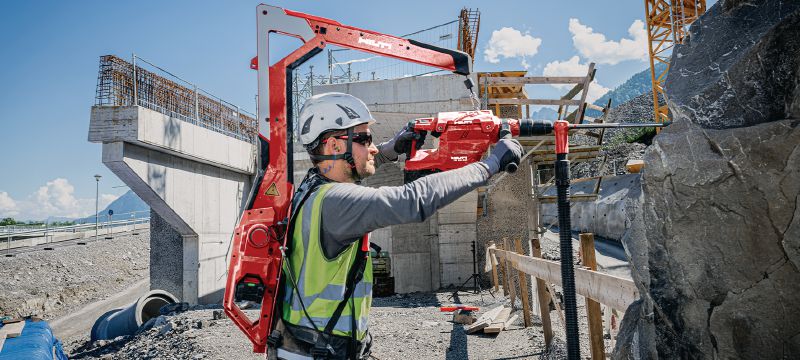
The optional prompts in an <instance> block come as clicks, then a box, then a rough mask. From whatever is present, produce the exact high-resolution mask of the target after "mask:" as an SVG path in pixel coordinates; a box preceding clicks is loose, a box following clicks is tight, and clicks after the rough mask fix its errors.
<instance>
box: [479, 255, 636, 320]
mask: <svg viewBox="0 0 800 360" xmlns="http://www.w3.org/2000/svg"><path fill="white" fill-rule="evenodd" d="M494 253H495V255H497V257H498V258H503V259H504V260H508V261H509V262H510V263H511V265H512V266H514V267H516V268H517V269H519V270H520V271H523V272H524V273H526V274H529V275H532V276H535V277H538V278H541V279H543V280H545V281H546V282H549V283H555V284H557V285H559V286H561V284H562V283H561V264H560V263H558V262H556V261H551V260H545V259H539V258H533V257H529V256H523V255H519V254H515V253H513V252H508V251H503V250H495V251H494ZM575 292H576V293H578V294H580V295H582V296H586V297H589V298H591V299H594V300H597V301H598V302H600V303H601V304H605V305H608V306H610V307H612V308H614V309H618V310H622V311H625V310H626V309H627V308H628V306H629V305H630V304H631V303H632V302H634V301H636V300H637V299H639V290H638V289H636V285H634V283H633V281H632V280H628V279H624V278H621V277H617V276H614V275H609V274H605V273H601V272H597V271H592V270H587V269H584V268H580V267H576V268H575Z"/></svg>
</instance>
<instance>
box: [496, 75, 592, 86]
mask: <svg viewBox="0 0 800 360" xmlns="http://www.w3.org/2000/svg"><path fill="white" fill-rule="evenodd" d="M585 81H586V78H585V77H583V76H524V77H490V78H486V79H485V80H484V84H487V85H490V86H491V85H523V84H528V85H530V84H582V83H584V82H585Z"/></svg>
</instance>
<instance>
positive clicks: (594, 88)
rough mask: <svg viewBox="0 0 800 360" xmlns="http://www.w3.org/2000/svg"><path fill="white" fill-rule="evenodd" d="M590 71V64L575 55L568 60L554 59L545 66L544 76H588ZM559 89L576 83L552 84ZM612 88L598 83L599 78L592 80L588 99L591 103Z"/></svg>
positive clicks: (570, 86)
mask: <svg viewBox="0 0 800 360" xmlns="http://www.w3.org/2000/svg"><path fill="white" fill-rule="evenodd" d="M588 71H589V65H588V64H581V62H580V58H579V57H578V56H573V57H571V58H570V59H569V60H567V61H552V62H549V63H547V65H545V66H544V70H543V74H542V75H544V76H586V73H587V72H588ZM552 86H553V87H555V88H557V89H571V88H572V87H573V86H574V85H568V84H560V85H552ZM609 90H610V89H609V88H607V87H605V86H603V85H600V84H599V83H597V80H595V81H592V83H591V84H590V85H589V92H588V93H587V94H586V101H587V102H589V103H592V102H594V101H595V100H597V99H599V98H600V97H601V96H603V95H605V93H607V92H608V91H609Z"/></svg>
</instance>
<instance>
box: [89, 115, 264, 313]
mask: <svg viewBox="0 0 800 360" xmlns="http://www.w3.org/2000/svg"><path fill="white" fill-rule="evenodd" d="M89 141H92V142H101V143H103V163H104V164H105V165H106V166H107V167H108V168H109V169H111V171H112V172H114V174H116V175H117V176H118V177H119V178H120V179H121V180H122V181H123V182H125V184H127V185H128V186H129V187H130V188H131V190H133V191H134V192H135V193H136V194H137V195H138V196H139V197H140V198H141V199H142V200H144V201H145V202H146V203H147V204H148V205H150V208H151V209H152V211H153V212H155V215H157V216H155V217H154V219H156V220H154V221H155V223H154V224H153V225H152V230H154V231H153V232H151V243H152V246H151V262H153V263H154V264H155V267H154V268H152V269H151V286H152V287H153V288H157V287H158V286H164V287H171V288H169V289H167V288H165V290H168V291H170V292H172V293H173V294H174V295H176V296H178V297H179V298H181V299H182V300H183V301H188V302H190V303H216V302H219V301H221V299H222V294H223V292H224V282H225V271H226V270H227V261H226V259H225V254H226V252H227V249H228V246H229V243H230V240H231V235H232V233H233V230H234V227H235V226H236V225H237V222H238V218H239V214H240V212H241V209H242V207H243V205H244V204H243V202H244V200H243V199H244V197H246V196H247V193H248V192H249V190H250V186H251V184H250V181H251V175H252V174H253V172H254V168H255V161H254V160H255V146H254V145H252V144H249V143H247V142H244V141H241V140H237V139H234V138H231V137H229V136H226V135H223V134H220V133H217V132H214V131H212V130H209V129H205V128H203V127H200V126H196V125H193V124H190V123H188V122H185V121H180V120H178V119H175V118H171V117H169V116H166V115H163V114H160V113H158V112H155V111H152V110H149V109H145V108H141V107H93V108H92V114H91V120H90V128H89ZM175 234H178V236H179V237H180V243H179V244H177V242H178V240H176V239H177V238H176V235H175ZM178 249H179V250H180V251H176V250H178ZM178 284H180V286H179V285H178Z"/></svg>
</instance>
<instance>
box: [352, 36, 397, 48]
mask: <svg viewBox="0 0 800 360" xmlns="http://www.w3.org/2000/svg"><path fill="white" fill-rule="evenodd" d="M358 43H359V44H367V45H369V46H374V47H377V48H381V49H391V48H392V44H389V43H385V42H383V41H375V40H373V39H364V38H362V37H360V38H358Z"/></svg>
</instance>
